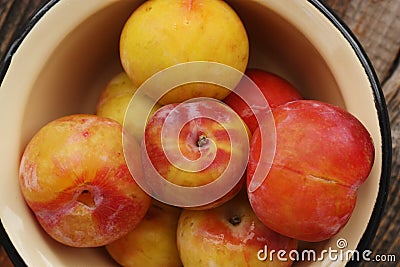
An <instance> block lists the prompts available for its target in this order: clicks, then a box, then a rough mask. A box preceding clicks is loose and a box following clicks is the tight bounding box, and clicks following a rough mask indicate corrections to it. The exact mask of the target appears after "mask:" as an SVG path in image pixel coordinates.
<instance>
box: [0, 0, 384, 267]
mask: <svg viewBox="0 0 400 267" xmlns="http://www.w3.org/2000/svg"><path fill="white" fill-rule="evenodd" d="M141 2H142V1H134V0H129V1H127V0H119V1H109V0H96V1H85V2H81V1H74V0H63V1H57V0H52V1H50V2H49V3H48V4H46V5H45V6H44V7H43V8H42V9H41V10H39V11H38V13H37V14H36V16H34V18H33V20H32V21H31V23H30V24H29V26H28V27H27V29H26V30H25V32H24V33H23V34H22V36H21V38H19V39H18V40H17V41H16V42H15V43H14V45H13V46H12V47H11V48H10V51H9V52H8V54H7V55H6V57H5V59H4V61H3V62H2V65H1V72H0V74H1V76H0V80H1V89H0V121H1V123H2V138H1V139H0V144H1V146H0V147H1V151H2V153H1V155H0V164H1V169H0V177H1V178H0V216H1V224H2V232H1V236H2V240H3V243H4V246H5V248H6V250H7V251H8V253H9V254H10V256H11V259H12V261H13V262H14V264H15V265H17V266H20V265H21V264H26V265H28V266H84V265H87V264H88V263H90V265H92V266H113V265H115V263H114V262H113V261H112V260H111V259H110V257H109V256H107V253H106V252H105V250H104V249H102V248H84V249H82V248H71V247H66V246H64V245H62V244H60V243H58V242H56V241H54V240H53V239H51V238H50V237H49V236H48V235H47V234H46V233H44V231H43V230H42V229H41V227H40V226H39V225H38V223H37V222H36V220H35V218H34V216H33V214H32V213H31V211H30V210H29V208H28V206H27V205H26V204H25V202H24V200H23V197H22V195H21V193H20V190H19V184H18V167H19V161H20V157H21V155H22V152H23V150H24V148H25V146H26V145H27V143H28V142H29V140H30V138H32V136H33V135H34V134H35V133H36V131H38V130H39V129H40V127H42V126H43V125H45V124H46V123H47V122H49V121H51V120H53V119H56V118H58V117H61V116H63V115H68V114H74V113H94V112H95V104H96V100H97V97H98V95H99V92H100V90H102V89H103V88H104V86H105V84H106V83H107V82H108V81H109V80H110V79H111V78H112V77H113V76H114V75H115V74H116V73H118V72H120V71H121V70H122V67H121V64H120V61H119V51H118V42H119V35H120V32H121V30H122V27H123V25H124V22H125V21H126V19H127V18H128V17H129V15H130V14H131V13H132V11H133V10H134V9H135V8H136V7H138V6H139V5H140V4H141ZM227 2H228V3H229V4H230V5H231V6H232V7H233V8H234V9H235V10H236V12H237V13H238V14H239V16H240V17H241V19H242V21H243V22H244V25H245V27H246V30H247V32H248V35H249V40H250V60H249V67H258V68H262V69H266V70H269V71H271V72H275V73H277V74H278V75H281V76H283V77H284V78H286V79H287V80H288V81H290V82H291V83H292V84H293V85H294V86H295V87H297V88H298V89H299V90H300V91H301V93H302V94H303V95H304V96H305V98H309V99H317V100H321V101H326V102H329V103H332V104H335V105H338V106H341V107H343V108H345V109H347V110H348V111H349V112H351V113H352V114H353V115H354V116H356V117H357V118H358V119H359V120H360V121H361V122H362V123H363V124H364V125H365V126H366V128H367V129H368V130H369V132H370V134H371V136H372V138H373V142H374V144H375V162H374V165H373V168H372V171H371V173H370V176H369V177H368V179H367V181H366V182H365V183H364V184H363V185H362V186H361V188H360V189H359V192H358V199H357V204H356V207H355V210H354V212H353V215H352V216H351V218H350V220H349V222H348V223H347V224H346V226H345V227H344V228H343V229H342V230H341V231H340V232H339V233H338V234H337V235H336V236H334V237H333V238H331V239H330V240H327V241H323V242H318V243H307V244H303V245H304V247H305V248H307V249H312V250H313V251H315V252H316V253H317V254H316V255H322V254H318V253H322V252H323V251H324V250H327V251H328V250H329V249H333V250H340V249H345V250H346V251H353V252H354V251H356V250H357V251H358V252H359V256H360V258H361V255H362V252H363V251H365V250H366V249H367V248H368V246H369V244H370V243H371V241H372V239H373V238H374V235H375V232H376V230H377V227H378V224H379V221H380V218H381V213H382V210H383V206H384V203H385V200H386V196H387V192H388V180H389V173H390V161H391V145H390V129H389V122H388V115H387V110H386V105H385V102H384V98H383V94H382V91H381V89H380V85H379V82H378V79H377V77H376V75H375V73H374V70H373V67H372V66H371V63H370V62H369V60H368V58H367V56H366V54H365V53H364V51H363V49H362V47H361V46H360V44H359V43H358V41H357V40H356V38H355V37H354V35H353V34H352V33H351V32H350V30H349V29H348V28H347V27H346V25H345V24H344V23H343V22H342V21H341V20H340V19H338V18H337V17H336V16H335V14H334V12H333V11H332V10H330V9H329V8H328V7H327V6H326V5H324V4H323V3H322V1H318V0H309V1H275V0H251V1H233V0H231V1H227ZM340 242H345V245H346V246H343V243H340ZM348 260H349V259H348V257H345V258H343V259H336V260H333V259H332V258H329V257H322V259H319V260H318V259H317V260H315V261H313V262H311V263H310V262H308V263H306V262H298V263H296V266H302V265H309V264H311V265H313V266H314V265H315V266H328V265H329V266H343V265H345V264H346V263H348ZM356 261H357V259H356V260H354V261H350V263H355V262H356Z"/></svg>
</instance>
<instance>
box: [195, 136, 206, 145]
mask: <svg viewBox="0 0 400 267" xmlns="http://www.w3.org/2000/svg"><path fill="white" fill-rule="evenodd" d="M205 144H207V137H206V136H205V135H203V134H202V135H200V136H199V140H197V146H198V147H202V146H204V145H205Z"/></svg>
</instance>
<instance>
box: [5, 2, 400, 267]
mask: <svg viewBox="0 0 400 267" xmlns="http://www.w3.org/2000/svg"><path fill="white" fill-rule="evenodd" d="M77 1H78V0H77ZM243 1H245V0H243ZM46 2H47V1H46V0H0V58H2V57H3V56H4V55H5V53H6V51H7V49H8V47H9V46H10V44H11V43H12V41H13V40H15V38H17V37H18V34H19V32H20V31H21V30H22V29H23V27H24V26H25V24H26V22H27V20H28V18H29V17H30V16H31V15H32V14H33V12H34V11H35V10H37V9H38V8H40V7H41V6H43V5H44V4H45V3H46ZM82 2H83V1H82ZM325 2H326V3H327V4H328V5H329V6H330V7H331V8H332V9H333V10H334V11H336V13H337V14H338V15H339V17H340V18H341V19H342V20H343V21H344V22H345V23H346V24H347V25H348V27H349V28H350V29H351V30H352V31H353V33H354V34H355V35H356V37H357V38H358V40H359V41H360V43H361V45H362V46H363V48H364V50H365V51H366V53H367V55H368V57H369V59H370V60H371V62H372V64H373V66H374V68H375V71H376V73H377V76H378V77H379V80H380V82H381V86H382V91H383V93H384V95H385V99H386V102H387V106H388V111H389V118H390V124H391V133H392V147H393V153H392V154H393V156H392V175H391V186H390V192H389V196H388V200H387V204H386V208H385V210H384V214H383V218H382V221H381V223H380V226H379V229H378V232H377V235H376V237H375V239H374V241H373V243H372V245H371V247H370V249H371V250H372V251H373V255H378V254H385V255H388V254H391V255H395V256H396V260H397V262H396V263H390V264H389V263H382V262H381V263H376V262H374V263H371V262H369V263H367V262H362V263H361V264H360V266H399V265H400V195H399V192H400V64H399V62H400V58H399V57H400V1H399V0H325ZM5 262H8V260H7V259H6V258H5V257H4V252H3V250H2V249H0V266H7V265H6V263H5Z"/></svg>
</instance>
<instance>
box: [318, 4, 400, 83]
mask: <svg viewBox="0 0 400 267" xmlns="http://www.w3.org/2000/svg"><path fill="white" fill-rule="evenodd" d="M325 2H326V3H327V4H328V5H330V6H331V7H332V8H333V9H334V10H335V11H336V12H337V13H338V15H339V16H340V17H341V18H342V19H343V21H344V22H345V23H346V24H347V25H348V26H349V28H350V29H351V30H352V31H353V33H354V34H355V35H356V36H357V38H358V40H359V41H360V42H361V44H362V46H363V48H364V49H365V51H366V53H367V55H368V57H369V58H370V59H371V61H372V63H373V66H374V68H375V70H376V72H377V75H378V77H379V79H380V80H381V81H384V80H386V79H388V78H389V76H390V72H391V68H392V65H393V64H394V62H395V60H396V58H397V56H398V53H399V47H400V18H399V16H400V15H399V14H400V1H398V0H385V1H377V0H326V1H325Z"/></svg>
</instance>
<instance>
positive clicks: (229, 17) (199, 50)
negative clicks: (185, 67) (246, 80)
mask: <svg viewBox="0 0 400 267" xmlns="http://www.w3.org/2000/svg"><path fill="white" fill-rule="evenodd" d="M248 56H249V42H248V38H247V33H246V30H245V28H244V25H243V23H242V21H241V19H240V18H239V16H238V15H237V14H236V12H235V11H234V10H233V9H232V8H231V7H230V6H229V5H228V4H227V3H225V2H224V1H220V0H150V1H147V2H145V3H144V4H142V5H141V6H140V7H139V8H138V9H136V10H135V11H134V12H133V14H132V15H131V16H130V18H129V19H128V20H127V22H126V24H125V26H124V28H123V31H122V34H121V39H120V57H121V62H122V65H123V67H124V69H125V71H126V72H127V74H128V75H129V77H130V78H131V79H132V81H133V83H134V84H135V85H136V86H140V84H142V83H143V82H144V81H145V80H146V79H148V78H149V77H151V76H152V75H153V74H155V73H157V72H158V71H161V70H163V69H165V68H167V67H170V66H173V65H175V64H178V63H184V62H190V61H211V62H218V63H222V64H225V65H228V66H231V67H233V68H236V69H238V70H239V71H242V72H244V71H245V69H246V67H247V62H248ZM229 92H230V91H229V90H228V89H225V88H223V87H220V86H215V85H211V84H204V83H203V84H198V83H193V84H190V85H187V86H183V87H178V88H177V89H174V90H172V91H170V92H168V93H167V94H166V95H165V96H164V97H163V98H162V99H161V100H160V103H161V104H163V105H164V104H168V103H174V102H182V101H184V100H187V99H190V98H192V97H199V96H204V97H213V98H217V99H223V98H224V97H226V96H227V95H228V94H229Z"/></svg>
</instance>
